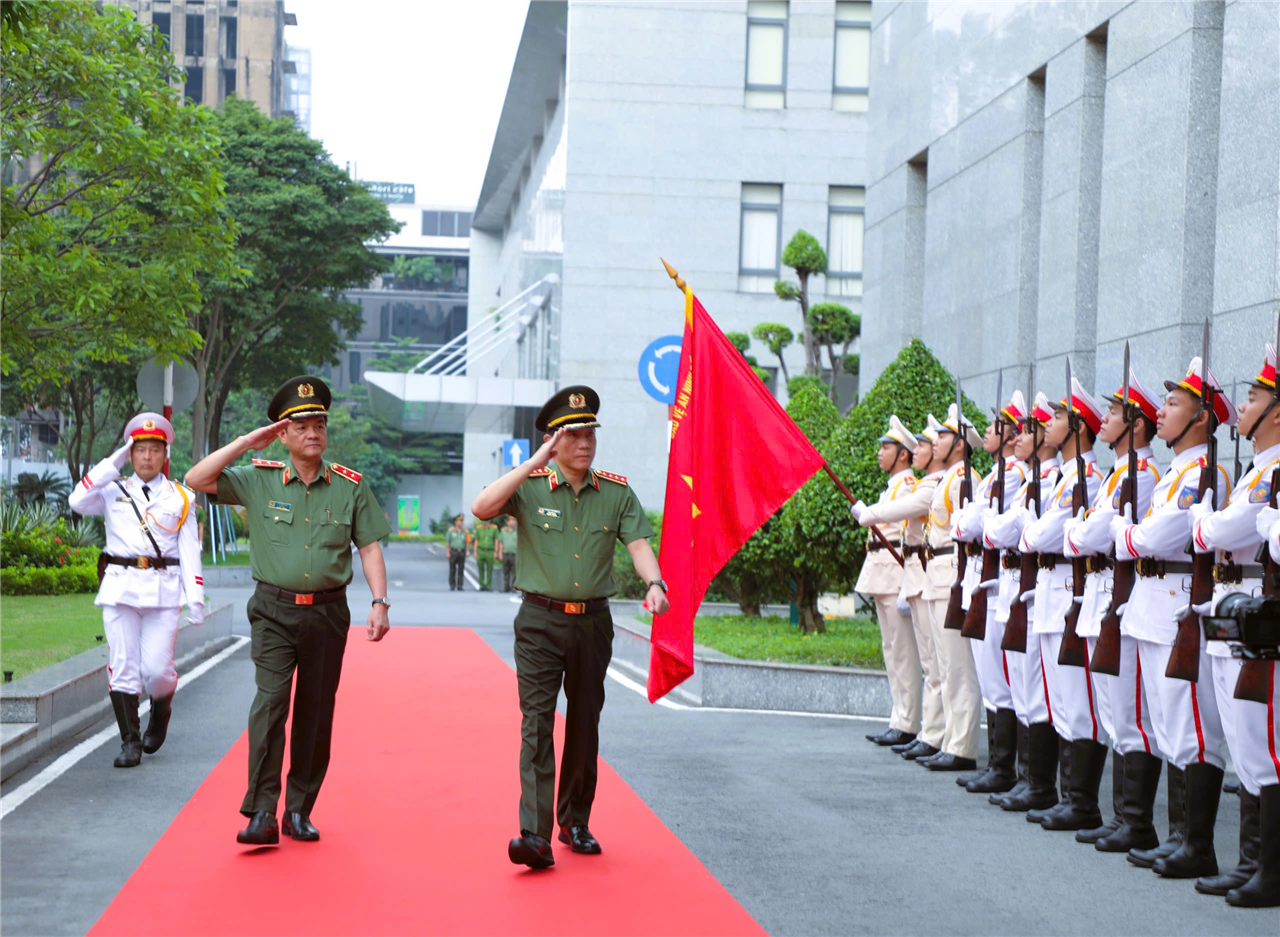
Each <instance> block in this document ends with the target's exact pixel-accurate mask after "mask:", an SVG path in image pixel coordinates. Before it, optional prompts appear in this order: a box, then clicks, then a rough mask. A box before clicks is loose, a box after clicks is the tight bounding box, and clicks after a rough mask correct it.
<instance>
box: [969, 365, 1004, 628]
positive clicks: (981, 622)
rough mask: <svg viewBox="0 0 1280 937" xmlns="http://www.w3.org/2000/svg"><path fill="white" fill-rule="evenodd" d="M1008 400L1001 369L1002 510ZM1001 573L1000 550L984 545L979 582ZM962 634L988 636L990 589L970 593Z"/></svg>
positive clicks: (998, 471)
mask: <svg viewBox="0 0 1280 937" xmlns="http://www.w3.org/2000/svg"><path fill="white" fill-rule="evenodd" d="M1003 401H1004V372H1003V371H1001V372H1000V374H999V376H998V377H997V378H996V415H995V419H996V425H997V426H998V427H999V429H998V432H999V434H1000V448H999V449H997V450H996V458H997V459H999V460H1000V466H999V468H998V469H996V492H995V495H996V510H997V511H999V512H1000V513H1001V514H1003V513H1004V472H1005V465H1004V462H1005V459H1004V421H1003V420H1001V419H1000V405H1001V403H1002V402H1003ZM990 503H991V499H990V498H988V499H987V504H988V505H989V504H990ZM999 575H1000V551H999V550H990V549H987V548H986V547H983V549H982V573H981V575H980V577H979V580H978V581H979V582H980V583H983V582H990V581H991V580H993V579H995V578H996V577H998V576H999ZM960 636H961V637H964V638H973V639H974V640H976V641H981V640H983V639H985V638H986V636H987V590H986V589H984V588H981V587H979V588H978V590H977V591H976V592H974V593H973V595H971V596H970V597H969V612H968V614H966V615H965V616H964V627H963V628H961V629H960Z"/></svg>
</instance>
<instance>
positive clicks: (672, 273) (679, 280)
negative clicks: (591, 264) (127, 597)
mask: <svg viewBox="0 0 1280 937" xmlns="http://www.w3.org/2000/svg"><path fill="white" fill-rule="evenodd" d="M658 259H659V260H661V261H662V266H664V267H665V268H666V270H667V276H669V277H671V279H672V280H674V281H675V284H676V288H677V289H679V290H680V292H681V293H683V292H684V291H685V290H686V289H687V288H688V284H687V283H686V282H685V280H684V277H682V276H680V274H679V273H677V272H676V268H675V267H673V266H671V264H669V263H667V261H666V260H665V259H664V258H662V257H659V258H658ZM822 468H823V470H824V471H825V472H826V473H827V475H829V476H830V477H831V480H832V481H833V482H835V484H836V487H837V488H839V489H840V493H841V494H842V495H844V496H845V497H846V498H848V499H849V503H850V504H857V503H858V501H857V499H856V498H855V497H854V496H853V492H851V491H850V490H849V489H848V488H847V487H845V484H844V482H842V481H841V480H840V479H839V478H837V477H836V473H835V472H833V471H832V470H831V466H830V465H828V464H827V463H826V462H825V461H824V462H823V463H822ZM867 529H868V530H870V531H871V532H872V533H873V534H875V535H876V538H877V539H878V540H879V541H880V545H881V546H883V547H884V548H885V549H886V550H888V551H889V555H890V556H892V557H893V558H894V560H895V561H896V562H897V564H898V565H899V566H904V565H905V564H904V563H903V562H902V557H901V556H900V555H899V553H898V551H897V550H895V549H894V548H893V544H892V543H890V542H889V541H888V540H887V539H886V538H885V535H884V534H882V533H881V532H880V528H879V527H877V526H876V525H875V524H872V525H871V526H870V527H868V528H867Z"/></svg>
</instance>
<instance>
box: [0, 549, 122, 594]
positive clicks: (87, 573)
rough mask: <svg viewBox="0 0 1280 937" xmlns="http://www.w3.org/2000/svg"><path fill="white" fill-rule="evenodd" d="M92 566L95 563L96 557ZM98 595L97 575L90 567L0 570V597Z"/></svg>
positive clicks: (4, 568) (6, 568)
mask: <svg viewBox="0 0 1280 937" xmlns="http://www.w3.org/2000/svg"><path fill="white" fill-rule="evenodd" d="M95 553H96V551H95ZM94 562H95V563H96V562H97V558H96V556H95V559H94ZM97 591H98V571H97V570H96V569H95V568H94V567H93V566H84V565H77V566H66V567H61V568H54V569H40V568H25V569H24V568H10V567H8V566H5V567H3V568H0V593H4V594H5V595H70V594H72V593H75V592H97Z"/></svg>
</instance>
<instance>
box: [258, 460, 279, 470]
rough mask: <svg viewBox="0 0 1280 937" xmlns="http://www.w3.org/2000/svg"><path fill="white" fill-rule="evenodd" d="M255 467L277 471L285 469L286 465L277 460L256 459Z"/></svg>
mask: <svg viewBox="0 0 1280 937" xmlns="http://www.w3.org/2000/svg"><path fill="white" fill-rule="evenodd" d="M253 466H254V468H270V469H277V468H284V463H283V462H277V461H276V460H275V459H254V460H253Z"/></svg>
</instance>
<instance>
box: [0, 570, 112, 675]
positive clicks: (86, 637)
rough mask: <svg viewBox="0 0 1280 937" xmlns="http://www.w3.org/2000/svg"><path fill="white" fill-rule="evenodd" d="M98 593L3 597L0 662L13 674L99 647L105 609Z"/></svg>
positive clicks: (28, 670) (35, 668)
mask: <svg viewBox="0 0 1280 937" xmlns="http://www.w3.org/2000/svg"><path fill="white" fill-rule="evenodd" d="M93 600H94V593H92V592H85V593H82V594H80V595H6V596H4V598H3V599H0V619H3V623H2V624H0V662H2V663H3V667H4V669H5V670H12V671H13V677H14V679H15V680H16V679H17V678H18V677H22V676H25V675H26V674H29V673H31V672H32V671H34V670H40V669H41V668H43V667H48V666H49V665H50V664H56V663H57V662H58V661H60V660H66V659H67V658H68V657H71V656H73V655H75V654H79V653H80V652H81V651H87V650H88V649H89V648H91V647H95V646H97V644H98V641H97V640H96V639H95V637H94V636H95V635H99V634H102V609H100V608H96V607H95V606H94V604H93Z"/></svg>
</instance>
